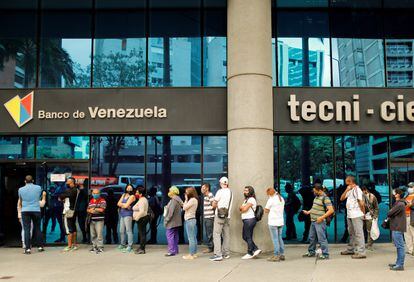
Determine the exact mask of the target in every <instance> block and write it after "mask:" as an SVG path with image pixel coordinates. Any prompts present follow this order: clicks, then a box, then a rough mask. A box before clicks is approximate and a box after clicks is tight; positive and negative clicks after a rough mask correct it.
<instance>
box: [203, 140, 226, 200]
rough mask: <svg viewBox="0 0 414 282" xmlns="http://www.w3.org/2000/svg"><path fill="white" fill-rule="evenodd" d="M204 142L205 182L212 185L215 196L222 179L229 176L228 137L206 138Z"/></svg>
mask: <svg viewBox="0 0 414 282" xmlns="http://www.w3.org/2000/svg"><path fill="white" fill-rule="evenodd" d="M203 141H204V146H203V150H204V152H203V154H204V159H203V160H204V163H203V174H204V178H203V182H207V183H210V186H211V191H212V192H213V193H214V194H215V193H216V191H217V190H218V189H219V186H218V185H219V180H220V178H221V177H222V176H225V175H227V168H228V163H227V160H228V158H227V136H204V137H203Z"/></svg>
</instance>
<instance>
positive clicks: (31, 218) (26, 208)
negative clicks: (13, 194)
mask: <svg viewBox="0 0 414 282" xmlns="http://www.w3.org/2000/svg"><path fill="white" fill-rule="evenodd" d="M24 182H25V186H23V187H21V188H19V190H18V194H19V203H20V204H19V208H20V209H21V214H22V215H21V217H22V222H23V230H24V246H25V250H24V254H26V255H30V254H31V247H32V238H31V232H30V230H31V227H32V225H33V239H34V244H33V245H36V246H37V250H38V251H39V252H43V251H44V247H43V238H42V233H41V231H40V220H41V214H40V203H39V200H40V197H41V195H42V188H41V187H40V186H39V185H35V184H34V183H33V182H34V180H33V177H32V176H31V175H27V176H26V177H25V180H24Z"/></svg>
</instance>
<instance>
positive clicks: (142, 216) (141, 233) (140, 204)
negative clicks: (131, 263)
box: [132, 186, 149, 255]
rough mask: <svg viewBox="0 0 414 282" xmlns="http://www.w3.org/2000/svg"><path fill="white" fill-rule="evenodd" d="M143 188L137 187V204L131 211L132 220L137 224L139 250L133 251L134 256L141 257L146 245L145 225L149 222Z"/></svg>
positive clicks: (147, 205)
mask: <svg viewBox="0 0 414 282" xmlns="http://www.w3.org/2000/svg"><path fill="white" fill-rule="evenodd" d="M145 194H146V191H145V187H144V186H138V187H137V191H136V193H135V198H136V199H137V203H136V204H135V205H134V207H133V208H132V210H133V211H134V213H133V218H134V220H135V221H136V222H137V224H138V240H139V248H137V249H136V250H135V254H137V255H141V254H145V245H146V244H147V225H148V222H149V215H148V207H149V204H148V200H147V198H146V197H145V196H146V195H145Z"/></svg>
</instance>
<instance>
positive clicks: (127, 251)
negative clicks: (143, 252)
mask: <svg viewBox="0 0 414 282" xmlns="http://www.w3.org/2000/svg"><path fill="white" fill-rule="evenodd" d="M122 252H123V253H130V252H132V248H131V247H127V248H124V249H123V250H122Z"/></svg>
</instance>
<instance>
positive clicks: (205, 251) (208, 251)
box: [203, 249, 213, 254]
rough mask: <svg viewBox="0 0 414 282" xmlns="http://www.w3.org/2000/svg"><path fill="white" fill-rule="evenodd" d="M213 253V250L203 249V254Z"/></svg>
mask: <svg viewBox="0 0 414 282" xmlns="http://www.w3.org/2000/svg"><path fill="white" fill-rule="evenodd" d="M212 252H213V250H210V249H204V250H203V254H208V253H212Z"/></svg>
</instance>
